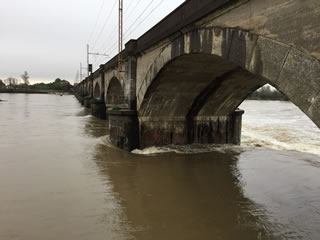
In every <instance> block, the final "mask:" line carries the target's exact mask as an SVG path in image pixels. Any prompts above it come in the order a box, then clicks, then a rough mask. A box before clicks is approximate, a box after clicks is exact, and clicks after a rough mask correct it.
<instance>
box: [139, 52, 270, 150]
mask: <svg viewBox="0 0 320 240" xmlns="http://www.w3.org/2000/svg"><path fill="white" fill-rule="evenodd" d="M266 83H267V81H266V80H264V79H261V78H257V77H256V76H254V75H253V74H251V73H249V72H247V71H245V70H243V69H241V68H240V67H238V66H237V65H235V64H232V63H230V62H228V61H226V60H223V59H221V58H220V57H217V56H214V55H210V54H191V55H185V56H182V57H179V58H177V59H175V60H173V61H172V62H170V64H168V65H166V67H165V68H164V69H162V71H161V72H160V73H159V75H158V76H157V78H156V79H155V80H154V81H153V83H152V85H151V86H150V88H149V89H148V92H147V94H146V96H145V98H144V101H143V104H142V107H141V109H140V111H139V117H140V128H141V144H142V147H146V146H149V145H163V144H190V143H227V142H230V143H232V139H233V136H232V135H233V131H232V129H230V128H232V127H234V126H233V125H234V124H233V119H232V114H233V112H234V111H235V109H236V108H237V107H238V106H239V105H240V104H241V102H242V101H243V100H244V99H245V98H246V97H247V96H248V95H249V94H250V93H252V92H253V91H254V90H256V89H257V88H259V87H261V86H263V85H264V84H266ZM230 86H232V87H230Z"/></svg>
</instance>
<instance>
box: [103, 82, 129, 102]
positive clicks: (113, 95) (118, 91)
mask: <svg viewBox="0 0 320 240" xmlns="http://www.w3.org/2000/svg"><path fill="white" fill-rule="evenodd" d="M106 104H107V105H117V106H122V105H123V104H125V97H124V91H123V88H122V86H121V83H120V81H119V80H118V79H117V78H116V77H113V78H112V79H111V80H110V82H109V84H108V86H107V95H106Z"/></svg>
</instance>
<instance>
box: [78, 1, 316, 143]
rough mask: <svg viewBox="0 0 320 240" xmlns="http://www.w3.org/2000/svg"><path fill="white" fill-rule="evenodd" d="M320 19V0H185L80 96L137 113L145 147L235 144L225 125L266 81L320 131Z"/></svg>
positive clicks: (97, 75)
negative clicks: (119, 66) (227, 133)
mask: <svg viewBox="0 0 320 240" xmlns="http://www.w3.org/2000/svg"><path fill="white" fill-rule="evenodd" d="M319 19H320V1H318V0H305V1H301V0H268V1H265V0H215V1H211V0H201V1H198V0H189V1H185V2H184V3H183V4H182V5H181V6H180V7H179V8H178V9H176V10H175V11H174V12H173V13H171V14H170V15H169V16H168V17H166V18H165V19H164V20H162V21H161V22H160V23H159V24H157V25H156V26H155V27H154V28H152V29H151V30H150V31H148V32H147V33H145V34H144V35H143V36H141V37H140V38H139V39H137V40H131V41H129V42H128V43H127V44H126V49H125V51H124V52H123V53H122V54H121V55H122V59H123V60H122V62H121V68H120V72H119V71H118V62H117V56H116V57H114V58H113V59H112V60H110V61H109V62H108V63H106V64H105V65H103V66H101V67H100V69H99V70H98V71H96V72H95V73H94V74H93V75H92V76H91V77H90V78H87V79H86V80H84V81H83V82H81V83H80V84H79V86H78V88H79V91H78V92H79V93H81V95H82V96H87V97H92V96H95V97H97V96H98V95H99V94H98V93H99V91H98V89H99V88H100V94H101V93H102V92H103V94H102V95H103V99H104V101H105V104H106V106H108V107H110V106H115V105H116V106H117V105H119V106H120V107H126V108H127V109H131V110H136V111H137V113H138V118H139V126H140V132H139V134H138V135H139V138H140V140H141V146H147V145H150V143H154V144H156V145H161V144H164V143H168V142H173V143H179V144H186V143H191V142H197V141H198V142H206V141H209V142H210V141H216V140H217V139H219V141H218V140H217V141H218V142H219V143H220V142H232V141H231V140H230V139H228V137H226V135H223V134H219V131H220V129H224V130H221V131H222V132H223V131H224V132H230V130H225V129H229V128H228V127H226V126H231V125H232V124H229V122H232V120H230V119H233V116H234V111H235V109H236V108H237V107H238V106H239V104H241V102H242V101H243V100H244V99H245V98H246V97H247V96H248V95H249V94H250V93H251V92H253V91H254V90H256V89H257V88H259V87H261V86H263V85H264V84H266V83H269V84H271V85H272V86H274V87H276V88H277V89H278V90H280V91H281V92H282V93H284V94H285V95H287V96H288V97H289V99H290V100H291V101H292V102H293V103H294V104H295V105H297V106H298V107H299V108H300V109H301V110H302V111H303V112H304V113H305V114H306V115H307V116H308V117H309V118H310V119H311V120H312V121H313V122H314V123H315V124H316V125H317V126H319V127H320V42H319V39H320V21H319ZM101 76H103V77H101ZM102 79H104V83H102V81H103V80H102ZM103 86H104V88H103ZM98 87H99V88H98ZM228 119H229V120H228ZM218 123H219V124H218ZM216 125H219V127H216ZM190 129H192V130H190ZM239 129H240V127H238V128H234V129H232V130H231V131H233V134H234V136H237V135H239V134H237V131H239ZM212 132H213V133H214V134H213V135H212V134H211V133H212ZM192 135H193V136H196V137H192ZM211 137H212V138H211ZM212 139H215V140H212ZM235 142H236V141H235Z"/></svg>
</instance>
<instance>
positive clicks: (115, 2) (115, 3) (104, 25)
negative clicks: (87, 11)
mask: <svg viewBox="0 0 320 240" xmlns="http://www.w3.org/2000/svg"><path fill="white" fill-rule="evenodd" d="M116 5H117V0H115V1H114V4H113V7H112V9H111V11H110V13H109V15H108V17H107V18H106V21H105V22H104V24H103V27H102V29H101V31H100V33H99V35H98V38H97V40H96V41H95V43H94V44H93V49H94V48H95V46H96V44H97V42H98V40H99V39H100V37H101V34H102V32H103V30H104V28H105V27H106V25H107V23H108V21H109V19H110V17H111V14H112V12H113V10H114V8H115V7H116Z"/></svg>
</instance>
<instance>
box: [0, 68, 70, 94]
mask: <svg viewBox="0 0 320 240" xmlns="http://www.w3.org/2000/svg"><path fill="white" fill-rule="evenodd" d="M29 78H30V77H29V75H28V72H27V71H25V72H24V73H23V74H22V75H21V80H19V79H16V78H13V77H8V78H7V79H5V80H1V79H0V90H1V92H35V91H44V92H45V91H48V92H49V91H63V92H70V91H72V90H73V86H72V85H71V84H70V82H68V81H67V80H62V79H60V78H57V79H56V80H55V81H54V82H51V83H36V84H33V85H30V82H29Z"/></svg>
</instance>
